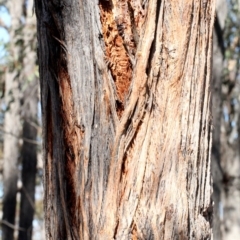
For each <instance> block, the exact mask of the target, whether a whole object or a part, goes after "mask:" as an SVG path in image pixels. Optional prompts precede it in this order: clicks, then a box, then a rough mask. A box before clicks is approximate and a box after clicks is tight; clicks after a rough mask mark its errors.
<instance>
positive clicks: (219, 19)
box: [211, 0, 227, 240]
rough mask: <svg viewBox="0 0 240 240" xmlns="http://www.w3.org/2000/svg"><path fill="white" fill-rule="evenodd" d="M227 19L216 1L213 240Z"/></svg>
mask: <svg viewBox="0 0 240 240" xmlns="http://www.w3.org/2000/svg"><path fill="white" fill-rule="evenodd" d="M226 17H227V2H226V1H225V0H217V1H216V19H215V24H214V34H213V72H212V78H213V81H212V116H213V119H212V122H213V140H212V144H213V147H212V161H211V164H212V165H211V166H212V177H213V201H214V218H213V238H214V239H217V240H221V239H222V233H221V224H222V220H223V214H222V207H223V205H222V204H223V202H222V194H223V170H222V168H221V141H220V139H221V118H222V114H223V111H222V99H223V96H222V80H223V78H222V74H223V68H224V65H223V57H224V42H223V37H224V36H223V30H224V23H225V20H226Z"/></svg>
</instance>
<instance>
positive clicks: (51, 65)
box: [35, 0, 215, 239]
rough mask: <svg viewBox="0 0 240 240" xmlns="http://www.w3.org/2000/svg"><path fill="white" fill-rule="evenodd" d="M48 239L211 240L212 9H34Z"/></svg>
mask: <svg viewBox="0 0 240 240" xmlns="http://www.w3.org/2000/svg"><path fill="white" fill-rule="evenodd" d="M35 6H36V14H37V19H38V40H39V64H40V82H41V101H42V112H43V142H44V143H43V149H44V151H43V158H44V163H45V166H44V170H45V173H44V187H45V200H44V204H45V220H46V231H47V238H48V239H210V238H211V235H212V232H211V219H212V204H211V192H212V190H211V175H210V153H211V147H210V146H211V145H210V144H211V122H210V112H209V106H210V102H211V101H210V94H209V87H210V79H211V56H212V28H213V21H214V10H215V9H214V1H205V0H202V1H201V0H197V1H196V0H190V1H189V0H183V1H181V2H179V1H176V0H173V1H164V0H163V1H156V0H149V1H143V2H142V1H137V0H135V1H134V0H132V1H127V0H122V1H115V0H112V1H109V0H101V1H97V0H93V1H77V0H73V1H71V2H69V1H53V0H52V1H49V0H48V1H46V0H42V1H35Z"/></svg>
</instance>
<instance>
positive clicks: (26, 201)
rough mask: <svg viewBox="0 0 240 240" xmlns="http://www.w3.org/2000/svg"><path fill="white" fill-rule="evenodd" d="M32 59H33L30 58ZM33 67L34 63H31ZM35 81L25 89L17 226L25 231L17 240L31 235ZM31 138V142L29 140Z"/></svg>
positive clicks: (34, 176) (34, 175)
mask: <svg viewBox="0 0 240 240" xmlns="http://www.w3.org/2000/svg"><path fill="white" fill-rule="evenodd" d="M31 60H34V59H31ZM33 63H34V61H33ZM33 67H35V66H34V64H33ZM37 90H38V88H37V82H36V81H33V84H32V85H30V86H28V91H25V97H24V98H25V100H26V101H25V107H27V108H28V109H27V110H26V112H25V114H24V123H23V137H24V139H27V141H26V140H25V141H24V143H23V146H22V155H21V156H22V190H21V204H20V222H19V226H20V227H21V228H23V229H25V230H26V231H19V235H18V239H19V240H30V239H31V236H32V221H33V217H34V199H35V197H34V194H35V184H36V168H37V145H36V143H34V141H36V137H37V128H36V126H35V125H34V123H35V124H36V119H37V102H38V91H37ZM31 140H32V142H31Z"/></svg>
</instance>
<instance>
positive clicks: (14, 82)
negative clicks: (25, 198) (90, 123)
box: [2, 0, 22, 240]
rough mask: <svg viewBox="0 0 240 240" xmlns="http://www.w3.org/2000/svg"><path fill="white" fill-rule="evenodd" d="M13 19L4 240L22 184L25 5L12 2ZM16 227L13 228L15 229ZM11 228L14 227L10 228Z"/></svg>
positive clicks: (7, 82) (9, 235)
mask: <svg viewBox="0 0 240 240" xmlns="http://www.w3.org/2000/svg"><path fill="white" fill-rule="evenodd" d="M8 9H9V14H10V16H11V30H10V45H9V52H10V56H11V66H9V67H8V69H7V73H6V79H5V89H6V90H5V95H6V97H5V104H6V108H7V109H6V113H5V119H4V131H5V134H4V150H3V154H4V164H3V169H4V170H3V188H4V195H3V218H2V220H3V221H2V239H3V240H12V239H13V233H14V228H13V226H14V223H15V211H16V194H17V180H18V161H19V157H20V153H19V137H20V135H21V130H22V127H21V122H20V99H21V97H22V96H21V92H20V81H19V67H20V66H21V65H20V61H21V60H20V59H21V48H20V46H19V40H20V39H19V35H18V34H17V32H18V31H20V30H21V29H20V26H21V21H20V19H21V16H22V6H21V1H14V0H12V1H9V2H8ZM11 224H12V225H11ZM10 226H11V227H10Z"/></svg>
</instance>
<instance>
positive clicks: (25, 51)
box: [1, 0, 39, 240]
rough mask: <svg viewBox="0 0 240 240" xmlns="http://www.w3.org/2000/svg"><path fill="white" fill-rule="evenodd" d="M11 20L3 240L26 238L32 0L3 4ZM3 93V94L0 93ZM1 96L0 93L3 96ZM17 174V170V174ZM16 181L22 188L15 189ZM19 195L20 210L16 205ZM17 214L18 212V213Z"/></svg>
mask: <svg viewBox="0 0 240 240" xmlns="http://www.w3.org/2000/svg"><path fill="white" fill-rule="evenodd" d="M1 3H2V2H1ZM2 4H4V6H5V8H6V9H7V11H8V13H9V16H10V18H11V25H10V27H9V28H7V30H8V31H9V35H10V41H9V44H8V45H9V46H8V48H7V49H6V51H7V53H8V56H9V59H8V61H6V63H5V76H4V81H5V84H4V86H5V102H4V104H2V103H1V104H2V105H4V106H5V108H6V111H5V113H4V131H3V132H4V134H5V135H4V156H3V157H4V166H3V187H4V195H3V219H2V221H1V223H2V239H3V240H5V239H6V240H11V239H15V238H14V230H15V233H16V229H17V230H19V236H18V239H19V240H24V239H28V240H29V239H31V235H32V220H33V216H34V198H35V196H34V195H35V179H36V167H37V166H36V165H37V145H38V142H37V141H36V137H37V133H38V131H37V129H38V128H39V127H38V119H37V109H38V107H37V103H38V84H37V80H38V78H37V75H38V74H37V70H38V69H37V67H36V24H35V22H36V21H35V17H34V16H33V12H32V6H33V1H25V0H23V1H20V2H19V1H14V0H11V1H8V2H3V3H2ZM1 90H3V89H1ZM2 92H3V91H2ZM20 169H21V170H22V171H20ZM17 182H19V183H20V182H21V187H19V186H17ZM19 190H20V192H21V196H20V199H21V200H20V206H19V207H17V206H18V205H19V203H18V202H17V201H16V195H17V192H18V191H19ZM17 209H20V210H19V212H18V211H17Z"/></svg>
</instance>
